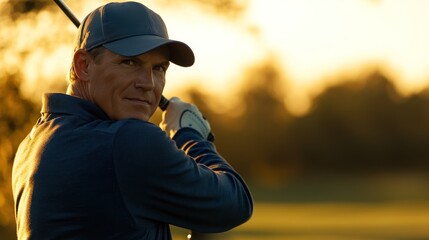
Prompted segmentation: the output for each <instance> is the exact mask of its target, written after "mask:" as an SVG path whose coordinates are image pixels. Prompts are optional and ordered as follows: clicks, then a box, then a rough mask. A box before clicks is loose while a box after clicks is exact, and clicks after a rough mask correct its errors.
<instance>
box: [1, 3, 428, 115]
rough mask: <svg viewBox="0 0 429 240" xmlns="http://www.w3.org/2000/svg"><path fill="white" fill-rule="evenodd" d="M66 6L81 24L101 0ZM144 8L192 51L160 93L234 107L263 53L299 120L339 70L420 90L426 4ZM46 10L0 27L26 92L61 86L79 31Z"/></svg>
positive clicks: (56, 12) (58, 13) (424, 60)
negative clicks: (190, 94)
mask: <svg viewBox="0 0 429 240" xmlns="http://www.w3.org/2000/svg"><path fill="white" fill-rule="evenodd" d="M66 2H67V4H68V5H69V6H70V8H71V9H73V11H74V12H75V14H76V15H77V16H78V18H79V19H82V18H83V17H84V16H85V15H86V14H87V13H89V11H91V10H92V9H93V8H95V7H97V6H98V5H100V4H103V3H106V2H108V1H66ZM167 2H168V1H167ZM144 3H145V4H146V5H147V6H149V7H150V8H152V9H154V10H156V11H157V12H158V13H160V15H161V16H163V18H164V20H165V22H166V24H167V26H168V29H169V33H170V37H171V38H172V39H177V40H181V41H183V42H185V43H187V44H188V45H190V46H191V48H192V49H193V50H194V52H195V55H196V63H195V65H194V66H192V67H191V68H181V67H177V66H172V67H171V68H170V70H169V72H168V82H167V86H166V89H165V91H166V92H165V93H166V95H167V96H173V95H176V94H177V93H178V92H180V91H181V90H183V89H186V88H187V87H188V86H189V85H194V86H199V87H201V89H203V90H207V91H208V92H210V93H211V94H215V95H218V96H221V97H220V98H219V101H231V99H233V96H234V94H235V93H236V91H237V89H238V88H239V87H240V84H242V78H243V76H244V75H245V74H244V71H245V69H246V68H247V67H248V66H249V65H253V64H255V63H257V62H259V61H261V60H262V59H265V60H266V59H270V56H275V61H280V65H281V68H282V70H283V71H284V75H285V76H286V78H287V79H285V80H286V81H287V82H288V84H285V86H287V89H285V91H286V99H285V103H286V105H287V106H288V107H290V110H291V111H293V112H295V113H297V114H299V113H303V112H305V110H306V109H307V108H308V106H309V104H310V99H311V98H310V97H311V95H312V94H314V92H315V91H320V89H321V88H322V87H323V86H324V85H325V84H326V81H327V80H328V81H329V78H330V76H335V75H336V74H337V73H338V72H345V71H348V70H349V71H350V72H351V73H354V72H357V71H362V70H363V71H365V69H367V66H372V67H374V66H378V67H380V68H382V69H383V70H385V71H387V72H388V73H389V74H390V75H391V76H393V77H394V78H395V79H394V80H395V81H396V82H397V85H398V87H399V88H400V91H402V92H403V93H411V92H413V91H418V90H420V89H422V88H424V87H426V85H427V78H428V77H429V57H428V55H427V52H429V44H427V43H428V42H429V15H428V14H427V13H426V12H425V10H426V9H428V8H429V1H425V0H410V1H395V0H392V1H368V0H326V1H318V0H305V1H292V0H291V1H282V0H270V1H264V0H250V1H249V2H248V3H249V5H248V8H247V9H246V11H245V12H244V13H243V14H242V15H240V16H239V17H237V18H232V19H231V18H226V17H224V16H220V15H216V14H215V13H213V12H211V13H207V12H206V11H205V10H204V9H202V8H200V7H198V6H197V5H194V4H191V2H188V3H187V4H174V3H170V4H166V1H156V0H151V1H144ZM54 8H55V10H54ZM51 10H52V11H43V12H40V13H39V14H37V15H35V14H28V15H26V16H25V17H23V18H21V19H18V21H17V22H16V23H12V22H7V23H5V24H4V25H3V26H13V27H9V28H8V27H6V28H3V27H2V29H1V30H0V36H3V37H4V36H8V38H9V39H11V38H12V39H13V41H12V42H10V43H9V44H8V47H7V50H4V51H3V53H2V55H3V57H5V59H7V60H8V61H3V62H4V63H2V64H6V65H7V67H5V68H6V69H8V71H16V69H17V68H23V69H25V71H24V73H25V76H24V77H25V79H26V83H25V84H24V86H25V89H26V93H27V94H28V95H39V94H35V93H38V92H43V91H49V90H50V87H51V86H52V85H53V84H54V85H55V84H57V83H58V82H59V81H63V79H64V82H65V75H66V74H67V71H68V68H69V65H70V58H71V50H72V47H73V40H74V39H73V34H74V33H75V31H76V29H75V27H74V26H73V25H72V24H71V23H70V22H69V20H68V19H67V18H66V17H65V16H64V15H63V14H62V13H61V11H60V10H59V9H56V6H52V9H51ZM11 36H12V37H11ZM18 54H22V55H21V57H18ZM276 64H278V63H277V62H276ZM14 69H15V70H14ZM59 79H60V80H59ZM40 83H42V84H40Z"/></svg>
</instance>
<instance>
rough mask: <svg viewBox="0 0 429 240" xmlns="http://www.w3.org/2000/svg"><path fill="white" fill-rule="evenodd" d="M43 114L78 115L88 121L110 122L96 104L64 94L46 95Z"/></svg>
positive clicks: (44, 96) (43, 102)
mask: <svg viewBox="0 0 429 240" xmlns="http://www.w3.org/2000/svg"><path fill="white" fill-rule="evenodd" d="M41 113H42V114H45V113H57V114H58V113H59V114H68V115H78V116H81V117H83V118H87V119H101V120H109V117H108V116H107V115H106V114H105V113H104V112H103V110H101V108H99V107H98V106H97V105H95V104H94V103H92V102H90V101H87V100H84V99H81V98H78V97H74V96H70V95H66V94H63V93H46V94H44V95H43V99H42V110H41Z"/></svg>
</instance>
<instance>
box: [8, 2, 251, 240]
mask: <svg viewBox="0 0 429 240" xmlns="http://www.w3.org/2000/svg"><path fill="white" fill-rule="evenodd" d="M169 62H173V63H175V64H178V65H181V66H191V65H192V64H193V62H194V55H193V52H192V50H191V49H190V48H189V47H188V46H187V45H186V44H184V43H182V42H179V41H173V40H170V39H169V38H168V35H167V30H166V28H165V25H164V22H163V21H162V19H161V17H160V16H159V15H157V14H156V13H155V12H153V11H152V10H150V9H148V8H147V7H145V6H144V5H142V4H140V3H135V2H126V3H110V4H107V5H104V6H102V7H100V8H97V9H96V10H94V11H93V12H92V13H90V14H89V15H88V16H87V17H86V18H85V20H84V21H83V23H82V24H81V26H80V28H79V33H78V36H77V43H76V48H75V52H74V56H73V61H72V67H71V70H70V76H69V78H70V79H69V86H68V89H67V94H60V93H55V94H46V95H45V96H44V98H43V107H42V110H41V117H40V119H39V120H38V121H37V123H36V125H35V126H34V127H33V129H32V131H31V133H30V134H29V135H28V136H27V137H26V138H25V139H24V140H23V142H22V143H21V145H20V147H19V149H18V152H17V154H16V158H15V162H14V167H13V193H14V198H15V211H16V221H17V233H18V239H20V240H21V239H171V233H170V229H169V224H172V225H176V226H179V227H182V228H188V229H192V230H195V231H197V232H222V231H226V230H229V229H231V228H233V227H235V226H238V225H240V224H242V223H244V222H245V221H247V220H248V219H249V218H250V216H251V214H252V211H253V203H252V199H251V195H250V193H249V190H248V188H247V187H246V184H245V182H244V181H243V180H242V178H241V177H240V176H239V174H238V173H237V172H235V171H234V169H233V168H232V167H231V166H230V165H229V164H228V163H227V162H226V161H225V160H224V159H223V158H222V157H221V156H220V155H219V154H218V153H217V152H216V150H215V146H214V145H213V144H212V143H211V142H209V141H207V137H208V135H209V133H210V131H211V129H210V125H209V123H208V122H207V121H206V120H205V119H204V118H203V117H202V115H201V113H200V112H199V110H198V109H197V108H196V106H194V105H191V104H188V103H185V102H183V101H181V100H180V99H178V98H173V99H171V101H170V104H169V106H168V108H167V110H166V111H165V112H164V113H163V120H162V122H161V124H160V127H158V126H156V125H153V124H151V123H149V122H148V119H149V118H150V117H151V116H152V114H153V113H154V111H155V110H156V107H157V105H158V103H159V101H160V98H161V94H162V91H163V88H164V84H165V73H166V70H167V68H168V65H169Z"/></svg>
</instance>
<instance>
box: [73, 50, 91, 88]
mask: <svg viewBox="0 0 429 240" xmlns="http://www.w3.org/2000/svg"><path fill="white" fill-rule="evenodd" d="M90 62H91V56H90V55H89V53H88V52H86V51H85V50H83V49H79V50H77V51H76V52H75V53H74V55H73V69H74V72H75V74H76V80H78V81H79V80H80V81H84V82H87V81H89V74H88V73H89V72H88V70H89V63H90Z"/></svg>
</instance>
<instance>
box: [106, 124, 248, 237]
mask: <svg viewBox="0 0 429 240" xmlns="http://www.w3.org/2000/svg"><path fill="white" fill-rule="evenodd" d="M113 157H114V162H115V168H116V174H117V179H118V183H119V186H120V189H121V191H122V196H123V201H124V202H125V205H126V206H127V208H128V210H129V211H130V214H131V216H132V218H133V219H134V221H135V223H136V224H137V227H139V226H143V225H144V226H145V227H147V225H148V224H151V223H153V222H162V223H169V224H173V225H176V226H179V227H183V228H188V229H192V230H195V231H198V232H222V231H227V230H229V229H231V228H233V227H236V226H238V225H240V224H242V223H244V222H245V221H247V220H248V219H249V218H250V216H251V215H252V211H253V202H252V198H251V195H250V192H249V190H248V187H247V186H246V184H245V182H244V181H243V179H242V178H241V177H240V175H239V174H238V173H237V172H236V171H235V170H234V169H233V168H232V167H231V166H230V165H229V164H228V163H227V162H226V160H225V159H223V158H222V157H221V156H220V155H219V154H218V153H217V152H216V149H215V146H214V145H213V144H212V143H210V142H208V141H205V140H204V139H202V137H201V136H200V135H199V134H198V133H197V132H196V131H194V130H192V129H182V130H180V131H179V132H178V133H177V134H176V136H175V141H173V140H170V139H169V138H168V136H167V135H166V134H165V133H164V132H163V131H162V130H161V129H160V128H158V127H157V126H155V125H153V124H150V123H142V122H138V121H135V122H134V121H131V122H130V123H129V124H125V125H124V126H123V127H122V128H121V129H120V130H119V131H118V133H117V134H116V138H115V143H114V156H113Z"/></svg>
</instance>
